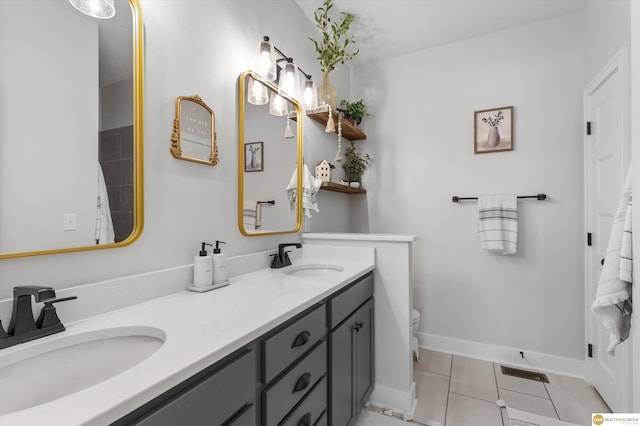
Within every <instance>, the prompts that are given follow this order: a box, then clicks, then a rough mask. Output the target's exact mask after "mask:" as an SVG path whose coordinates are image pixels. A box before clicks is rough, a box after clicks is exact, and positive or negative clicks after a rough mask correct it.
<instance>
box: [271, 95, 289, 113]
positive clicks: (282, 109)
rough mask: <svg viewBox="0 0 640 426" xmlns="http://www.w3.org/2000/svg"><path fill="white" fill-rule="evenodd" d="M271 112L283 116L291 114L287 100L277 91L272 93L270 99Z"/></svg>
mask: <svg viewBox="0 0 640 426" xmlns="http://www.w3.org/2000/svg"><path fill="white" fill-rule="evenodd" d="M269 114H271V115H275V116H277V117H282V116H285V115H287V114H289V111H288V110H287V101H286V100H285V99H284V98H283V97H282V96H280V95H279V94H277V93H273V94H272V95H271V100H270V101H269Z"/></svg>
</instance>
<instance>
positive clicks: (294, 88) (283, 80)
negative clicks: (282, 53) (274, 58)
mask: <svg viewBox="0 0 640 426" xmlns="http://www.w3.org/2000/svg"><path fill="white" fill-rule="evenodd" d="M298 87H300V80H299V79H298V67H297V66H296V64H294V63H293V61H290V62H286V63H285V64H284V67H283V68H282V70H280V82H279V84H278V89H279V90H280V91H282V92H285V93H286V94H287V95H289V96H291V97H292V98H294V99H297V98H298Z"/></svg>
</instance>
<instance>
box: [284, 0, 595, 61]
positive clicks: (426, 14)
mask: <svg viewBox="0 0 640 426" xmlns="http://www.w3.org/2000/svg"><path fill="white" fill-rule="evenodd" d="M588 1H589V0H333V9H332V10H331V12H330V16H332V17H334V19H335V17H337V16H338V13H339V12H350V13H353V14H354V15H355V16H356V21H355V22H354V23H353V25H352V27H351V29H352V30H353V33H354V36H355V40H356V42H357V44H356V46H357V47H358V48H359V49H360V53H359V54H358V56H356V58H355V59H354V61H355V62H357V63H363V62H370V61H376V60H379V59H381V58H384V57H392V56H399V55H403V54H406V53H411V52H416V51H419V50H424V49H427V48H430V47H434V46H439V45H443V44H448V43H452V42H455V41H460V40H464V39H469V38H473V37H477V36H481V35H484V34H489V33H492V32H495V31H500V30H505V29H508V28H514V27H517V26H520V25H526V24H530V23H533V22H536V21H541V20H545V19H549V18H553V17H556V16H561V15H566V14H569V13H574V12H578V11H581V10H583V9H584V8H585V6H586V4H587V2H588ZM295 2H296V3H297V4H298V6H299V7H300V8H301V9H302V11H303V12H304V14H305V15H306V16H307V17H308V18H309V19H310V20H311V22H312V23H314V25H315V21H314V20H313V12H314V11H315V10H316V9H317V8H318V7H319V6H321V5H322V3H323V1H322V0H295Z"/></svg>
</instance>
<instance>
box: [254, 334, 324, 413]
mask: <svg viewBox="0 0 640 426" xmlns="http://www.w3.org/2000/svg"><path fill="white" fill-rule="evenodd" d="M326 371H327V342H322V343H321V344H320V345H319V346H318V347H317V348H315V349H314V350H313V352H311V353H310V354H309V355H307V356H306V357H305V358H304V359H303V360H302V361H301V362H300V363H299V364H298V365H296V366H295V367H293V369H291V371H289V372H288V373H287V374H286V375H285V376H284V377H282V378H281V379H279V380H278V381H277V382H276V383H274V384H273V385H272V386H271V387H270V388H269V389H268V390H266V391H265V392H264V394H263V395H264V397H263V407H264V410H265V419H266V420H267V424H268V425H275V424H277V423H278V422H279V421H280V420H282V418H283V417H284V416H285V415H286V414H287V413H288V412H289V411H291V409H292V408H293V407H294V406H295V405H296V404H297V403H298V401H299V400H300V399H301V398H302V397H303V396H304V395H305V393H307V392H308V391H309V389H311V388H312V387H313V385H314V384H315V383H316V382H317V381H318V379H320V377H322V376H323V375H324V374H325V372H326ZM296 389H298V390H296Z"/></svg>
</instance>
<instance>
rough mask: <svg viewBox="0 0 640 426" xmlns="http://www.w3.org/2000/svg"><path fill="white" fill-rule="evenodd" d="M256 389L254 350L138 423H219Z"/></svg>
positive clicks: (153, 425)
mask: <svg viewBox="0 0 640 426" xmlns="http://www.w3.org/2000/svg"><path fill="white" fill-rule="evenodd" d="M255 389H256V353H255V351H253V350H252V351H249V352H247V353H245V354H244V355H242V356H241V357H240V358H238V359H237V360H234V361H233V362H231V364H228V365H226V366H224V367H223V368H222V369H221V370H218V371H217V372H215V373H213V374H212V375H211V376H208V377H206V378H204V379H203V380H202V381H200V382H198V383H197V384H195V385H194V386H192V387H190V388H189V389H187V390H186V391H184V392H182V393H180V394H178V395H177V396H176V397H174V398H173V399H171V400H170V401H169V402H167V403H166V404H164V405H163V406H161V407H160V408H159V409H157V410H155V411H154V412H152V413H151V414H150V415H148V416H146V417H144V418H143V419H142V420H141V421H139V422H136V423H135V424H136V425H144V426H164V425H166V426H175V425H180V426H191V425H192V426H202V425H219V424H222V423H223V422H224V421H225V420H227V419H229V418H230V417H231V416H232V415H233V414H234V413H235V412H236V411H238V410H240V409H241V408H242V406H244V405H245V404H246V403H247V402H248V401H251V400H252V399H253V398H254V395H255ZM254 419H255V416H254ZM238 424H242V423H238Z"/></svg>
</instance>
